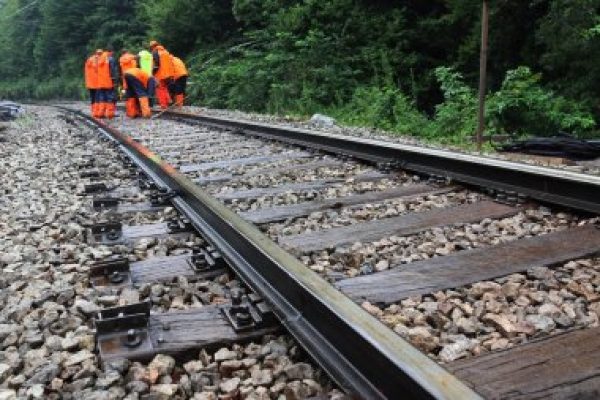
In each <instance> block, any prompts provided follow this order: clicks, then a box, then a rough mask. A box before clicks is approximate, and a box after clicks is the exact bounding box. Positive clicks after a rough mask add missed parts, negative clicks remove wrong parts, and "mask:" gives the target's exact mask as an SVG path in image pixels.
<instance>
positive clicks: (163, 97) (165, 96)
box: [156, 81, 171, 110]
mask: <svg viewBox="0 0 600 400" xmlns="http://www.w3.org/2000/svg"><path fill="white" fill-rule="evenodd" d="M156 97H157V98H158V104H159V105H160V108H162V109H163V110H164V109H166V108H168V107H169V103H170V102H171V96H169V89H168V87H167V84H166V83H165V82H164V81H161V82H160V83H159V84H158V87H157V88H156Z"/></svg>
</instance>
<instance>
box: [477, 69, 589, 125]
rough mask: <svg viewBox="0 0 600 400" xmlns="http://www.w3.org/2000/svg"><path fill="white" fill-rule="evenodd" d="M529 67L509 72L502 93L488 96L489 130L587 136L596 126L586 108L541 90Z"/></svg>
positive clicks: (539, 79)
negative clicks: (564, 133) (585, 134)
mask: <svg viewBox="0 0 600 400" xmlns="http://www.w3.org/2000/svg"><path fill="white" fill-rule="evenodd" d="M540 81H541V75H540V74H534V73H533V72H532V71H531V70H530V69H529V68H528V67H518V68H517V69H514V70H511V71H508V72H507V73H506V78H505V79H504V82H503V83H502V87H501V88H500V90H499V91H497V92H496V93H494V94H492V95H491V96H489V102H488V105H487V111H488V116H489V120H488V121H489V122H488V126H489V127H490V130H491V131H493V132H494V133H508V134H515V135H534V136H551V135H555V134H557V133H558V132H559V131H565V132H569V133H573V134H584V133H585V132H587V131H589V130H590V129H591V128H593V127H594V126H595V121H594V118H593V116H592V115H591V114H590V113H588V112H585V111H583V110H584V107H583V106H582V105H581V104H578V103H577V102H575V101H570V100H567V99H565V98H564V97H562V96H558V95H556V94H555V93H554V92H553V91H551V90H548V89H546V88H544V87H542V86H541V84H540Z"/></svg>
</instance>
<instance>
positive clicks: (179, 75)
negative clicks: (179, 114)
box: [169, 56, 188, 107]
mask: <svg viewBox="0 0 600 400" xmlns="http://www.w3.org/2000/svg"><path fill="white" fill-rule="evenodd" d="M171 61H172V64H173V83H172V84H171V86H170V87H169V89H170V92H171V97H172V98H173V99H174V100H175V104H176V105H177V107H183V103H184V101H185V87H186V85H187V79H188V71H187V68H186V67H185V64H184V63H183V61H181V59H180V58H179V57H175V56H172V57H171Z"/></svg>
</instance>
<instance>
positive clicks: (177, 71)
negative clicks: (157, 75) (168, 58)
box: [172, 56, 188, 79]
mask: <svg viewBox="0 0 600 400" xmlns="http://www.w3.org/2000/svg"><path fill="white" fill-rule="evenodd" d="M172 61H173V78H175V79H179V78H181V77H182V76H188V71H187V68H186V67H185V64H184V63H183V61H181V58H179V57H175V56H172Z"/></svg>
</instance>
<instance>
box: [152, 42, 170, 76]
mask: <svg viewBox="0 0 600 400" xmlns="http://www.w3.org/2000/svg"><path fill="white" fill-rule="evenodd" d="M152 55H153V58H154V77H155V78H156V79H160V80H163V79H168V78H172V77H173V61H172V60H171V54H169V52H168V51H167V50H165V48H164V47H163V46H160V45H159V46H156V48H155V49H154V51H153V52H152Z"/></svg>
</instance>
